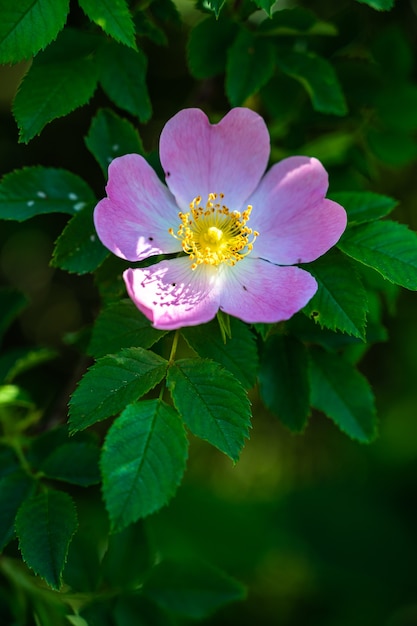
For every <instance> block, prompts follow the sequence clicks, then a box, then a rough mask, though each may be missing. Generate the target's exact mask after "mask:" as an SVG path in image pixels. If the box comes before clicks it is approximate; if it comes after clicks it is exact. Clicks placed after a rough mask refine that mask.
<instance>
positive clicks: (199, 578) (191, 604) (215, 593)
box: [143, 560, 245, 620]
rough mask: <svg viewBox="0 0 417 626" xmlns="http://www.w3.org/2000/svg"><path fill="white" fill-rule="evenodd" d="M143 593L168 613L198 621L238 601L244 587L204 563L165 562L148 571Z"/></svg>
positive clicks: (243, 592)
mask: <svg viewBox="0 0 417 626" xmlns="http://www.w3.org/2000/svg"><path fill="white" fill-rule="evenodd" d="M143 593H144V595H145V597H148V598H150V599H151V600H153V602H155V603H156V604H157V605H158V606H160V607H161V608H162V609H165V610H166V611H168V613H174V614H177V615H183V616H186V617H189V618H192V619H198V620H200V619H203V618H205V617H207V616H209V615H210V614H211V613H214V611H216V610H217V609H219V608H220V607H221V606H224V605H225V604H229V602H235V601H237V600H242V599H243V598H244V597H245V588H244V587H243V585H242V584H241V583H239V582H238V581H237V580H235V579H234V578H231V577H230V576H228V575H227V574H225V573H224V572H222V571H221V570H218V569H217V568H214V567H213V566H211V565H208V564H207V563H203V562H199V561H198V562H197V561H181V562H176V561H168V560H167V561H162V563H159V564H158V565H157V566H156V567H154V568H153V569H152V570H151V573H150V575H149V577H148V578H147V580H146V581H145V584H144V587H143Z"/></svg>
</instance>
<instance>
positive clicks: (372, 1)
mask: <svg viewBox="0 0 417 626" xmlns="http://www.w3.org/2000/svg"><path fill="white" fill-rule="evenodd" d="M356 1H357V2H360V3H361V4H368V5H369V6H370V7H372V8H373V9H376V10H377V11H390V10H391V9H392V8H393V7H394V4H395V0H356Z"/></svg>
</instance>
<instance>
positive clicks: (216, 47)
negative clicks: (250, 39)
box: [187, 17, 238, 78]
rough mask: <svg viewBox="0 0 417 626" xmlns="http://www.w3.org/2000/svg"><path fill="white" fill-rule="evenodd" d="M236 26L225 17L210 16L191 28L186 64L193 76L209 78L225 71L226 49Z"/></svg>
mask: <svg viewBox="0 0 417 626" xmlns="http://www.w3.org/2000/svg"><path fill="white" fill-rule="evenodd" d="M237 30H238V26H237V24H236V23H235V22H232V21H231V20H229V19H227V18H223V17H222V18H220V19H219V20H216V19H215V18H214V17H210V18H208V19H206V20H203V21H202V22H199V23H198V24H196V26H194V28H193V29H192V30H191V33H190V38H189V40H188V46H187V59H188V66H189V68H190V72H191V74H192V75H193V76H194V78H211V77H212V76H218V75H219V74H222V73H223V72H224V71H225V68H226V60H227V51H228V49H229V46H230V42H231V41H233V39H234V38H235V35H236V32H237Z"/></svg>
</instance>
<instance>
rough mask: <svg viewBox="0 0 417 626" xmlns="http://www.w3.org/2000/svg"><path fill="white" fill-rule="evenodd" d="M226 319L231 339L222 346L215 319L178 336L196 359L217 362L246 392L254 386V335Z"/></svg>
mask: <svg viewBox="0 0 417 626" xmlns="http://www.w3.org/2000/svg"><path fill="white" fill-rule="evenodd" d="M229 319H230V330H231V337H230V338H229V339H227V341H226V343H224V341H223V337H222V333H221V332H220V329H219V324H218V321H217V320H214V321H213V322H210V323H209V324H204V325H203V326H189V327H187V328H183V329H181V333H182V334H183V336H184V337H185V339H186V341H187V343H188V344H189V345H190V346H191V348H192V349H193V350H195V352H197V354H198V355H199V356H201V357H202V358H205V359H212V360H213V361H217V363H220V365H223V367H225V368H226V369H227V370H228V371H229V372H231V373H232V374H233V375H234V376H236V378H237V379H238V380H239V381H240V382H241V383H242V385H243V386H244V387H245V389H250V388H251V387H253V386H254V384H255V381H256V375H257V371H258V351H257V349H256V343H255V335H254V334H253V333H252V332H251V330H250V329H249V328H248V326H247V325H246V324H244V323H243V322H241V321H240V320H238V319H236V318H235V317H231V318H229ZM207 337H210V341H207Z"/></svg>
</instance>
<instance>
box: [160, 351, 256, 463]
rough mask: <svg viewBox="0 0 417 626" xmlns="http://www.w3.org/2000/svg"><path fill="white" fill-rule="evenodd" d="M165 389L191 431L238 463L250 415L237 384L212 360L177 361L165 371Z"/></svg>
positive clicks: (233, 378)
mask: <svg viewBox="0 0 417 626" xmlns="http://www.w3.org/2000/svg"><path fill="white" fill-rule="evenodd" d="M167 386H168V388H169V390H170V392H171V396H172V399H173V402H174V405H175V407H176V408H177V410H178V412H179V413H180V415H181V416H182V418H183V420H184V421H185V423H186V424H187V426H188V427H189V429H190V430H191V432H192V433H194V435H197V437H201V438H202V439H206V440H207V441H209V442H210V443H211V444H212V445H213V446H216V448H218V449H219V450H221V451H222V452H224V453H225V454H227V455H228V456H229V457H230V458H231V459H232V460H233V461H237V460H238V458H239V454H240V451H241V450H242V448H243V445H244V441H245V438H248V437H249V427H250V416H251V414H250V403H249V400H248V397H247V395H246V393H245V391H244V389H243V387H242V385H241V384H240V383H239V381H238V380H237V379H236V378H235V377H234V376H233V375H232V374H231V373H230V372H228V371H227V370H225V369H224V368H223V367H221V366H220V365H219V364H217V363H214V362H213V361H207V360H203V359H180V360H178V361H176V362H175V363H174V364H173V365H172V366H171V367H170V368H169V370H168V375H167Z"/></svg>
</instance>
